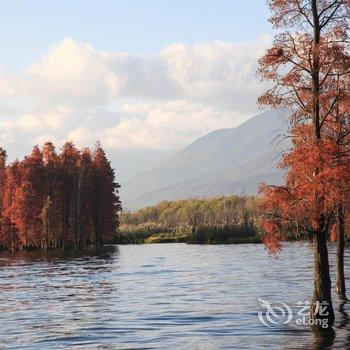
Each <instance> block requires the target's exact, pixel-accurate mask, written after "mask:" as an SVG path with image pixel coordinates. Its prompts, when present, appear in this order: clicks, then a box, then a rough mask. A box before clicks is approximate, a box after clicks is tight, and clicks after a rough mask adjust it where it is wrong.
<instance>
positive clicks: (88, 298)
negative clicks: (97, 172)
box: [0, 243, 350, 349]
mask: <svg viewBox="0 0 350 350" xmlns="http://www.w3.org/2000/svg"><path fill="white" fill-rule="evenodd" d="M331 250H333V249H332V248H331ZM333 255H334V254H333V253H331V256H333ZM347 260H348V256H346V259H345V261H347ZM331 267H332V269H333V268H334V261H331ZM348 268H349V265H348V264H347V265H346V269H347V270H348ZM349 272H350V271H347V274H348V273H349ZM311 279H312V261H311V255H310V247H309V246H308V244H301V243H290V244H287V245H286V247H285V249H284V251H283V253H282V255H281V257H280V258H279V259H278V260H275V259H274V258H272V257H269V256H267V254H266V252H265V250H264V247H263V246H262V245H232V246H195V245H193V246H192V245H185V244H162V245H158V244H157V245H136V246H119V247H117V246H109V247H106V248H104V249H103V250H99V251H94V250H91V251H88V252H84V253H83V254H74V253H66V254H63V253H60V252H48V253H42V252H30V253H23V252H22V253H18V254H1V255H0V340H1V342H0V348H1V346H3V347H4V348H6V349H7V348H13V349H18V348H20V349H22V348H23V349H61V348H66V347H70V348H73V349H131V348H132V349H146V348H147V349H156V348H159V349H164V348H168V349H173V348H183V349H188V348H193V349H224V348H227V349H232V348H236V349H261V348H266V349H327V348H329V349H333V348H334V349H338V348H346V346H350V339H349V337H350V336H349V334H350V332H349V330H350V325H349V311H350V304H346V303H344V302H337V301H336V298H334V306H335V311H336V318H337V323H336V327H335V334H327V335H324V334H319V333H314V332H313V331H312V330H311V329H308V328H306V327H299V328H298V327H295V326H294V327H293V326H292V325H285V326H281V327H277V328H268V327H265V326H263V325H262V324H261V323H260V322H259V320H258V317H257V313H258V311H259V310H260V305H259V302H258V299H257V298H258V297H259V298H262V299H265V300H269V301H271V302H274V301H283V302H284V303H287V304H289V305H291V306H292V307H294V306H295V305H297V302H298V301H307V300H309V298H310V295H311V292H312V283H311ZM293 310H294V309H293Z"/></svg>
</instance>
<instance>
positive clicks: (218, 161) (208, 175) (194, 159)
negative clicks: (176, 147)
mask: <svg viewBox="0 0 350 350" xmlns="http://www.w3.org/2000/svg"><path fill="white" fill-rule="evenodd" d="M286 128H287V124H286V123H285V122H283V120H282V118H281V117H280V115H279V113H278V112H272V111H269V112H265V113H262V114H260V115H258V116H256V117H253V118H251V119H249V120H248V121H246V122H245V123H243V124H241V125H239V126H238V127H236V128H232V129H220V130H216V131H213V132H210V133H209V134H207V135H205V136H203V137H200V138H199V139H197V140H195V141H194V142H193V143H191V144H190V145H188V146H187V147H185V148H183V149H182V150H180V151H179V152H178V153H176V154H175V155H173V156H171V157H169V158H168V159H167V160H165V161H163V162H162V163H161V165H160V166H158V167H156V168H154V169H152V170H149V171H146V172H143V173H140V174H139V175H137V176H136V177H135V178H133V179H132V180H130V181H128V182H126V183H125V184H123V186H122V191H121V198H122V201H123V205H124V208H126V209H127V208H129V209H134V208H140V207H142V206H146V205H152V204H155V203H157V202H159V201H162V200H176V199H183V198H189V197H211V196H220V195H232V194H240V193H242V192H245V193H247V194H256V193H257V191H258V187H259V184H260V183H261V182H267V183H275V184H279V183H281V181H282V178H283V172H282V171H280V170H277V169H276V163H277V162H278V159H279V155H280V153H281V151H283V150H284V149H285V148H286V147H287V146H286V143H285V142H284V140H283V138H282V137H281V138H280V139H279V140H278V141H280V142H272V141H273V140H274V139H278V135H281V134H283V133H284V131H285V130H286Z"/></svg>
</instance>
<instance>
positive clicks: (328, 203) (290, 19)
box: [259, 0, 350, 326]
mask: <svg viewBox="0 0 350 350" xmlns="http://www.w3.org/2000/svg"><path fill="white" fill-rule="evenodd" d="M269 7H270V10H271V12H272V16H271V18H270V21H271V23H272V24H273V26H274V27H275V28H276V29H278V32H277V34H276V36H275V40H274V42H273V45H272V47H271V48H270V49H268V50H267V51H266V53H265V54H264V56H263V57H262V58H261V60H260V68H259V73H260V75H261V77H262V79H263V80H267V81H270V82H272V87H271V89H269V90H268V91H267V92H266V93H265V94H264V95H262V96H261V97H260V99H259V102H260V103H261V104H262V105H267V106H270V107H272V108H284V109H285V110H287V111H289V113H290V120H291V123H292V124H294V125H295V124H299V125H300V127H293V128H292V132H291V135H292V138H293V142H294V149H293V150H292V151H291V153H290V154H288V155H286V156H285V157H284V159H283V161H282V167H285V168H286V169H287V170H288V171H289V172H288V175H287V178H286V185H285V186H279V187H278V186H274V187H269V186H264V187H263V188H262V192H263V193H264V195H265V199H266V200H265V203H264V205H265V207H264V210H265V214H266V215H265V218H264V219H265V222H264V226H265V230H266V231H267V233H268V234H267V236H266V243H267V244H268V246H269V247H271V248H279V247H280V244H279V240H280V239H281V232H282V231H283V229H288V230H290V229H292V228H293V227H294V228H296V230H299V229H302V230H304V231H307V232H309V233H310V234H311V235H312V237H313V242H314V294H313V299H312V307H311V318H313V319H314V320H322V319H324V318H326V319H327V321H328V326H332V324H333V322H334V311H333V306H332V298H331V280H330V274H329V261H328V251H327V245H326V241H327V234H328V229H329V225H330V221H331V216H332V214H333V213H334V208H335V207H336V206H337V205H338V204H339V203H340V202H341V201H340V198H341V197H342V191H343V188H342V186H341V182H340V185H339V184H337V183H336V179H337V177H338V176H339V171H340V170H339V169H340V168H341V167H340V166H338V164H337V159H336V158H337V155H338V154H339V153H338V149H337V145H336V142H334V139H332V138H329V137H328V136H327V134H326V133H325V130H326V127H327V125H329V124H330V123H334V122H335V120H334V111H335V110H336V108H337V107H338V105H339V101H340V100H342V99H343V98H345V97H346V96H345V91H346V89H344V88H343V87H342V84H343V81H344V79H343V77H344V76H346V75H347V74H348V72H349V67H350V64H349V63H350V59H349V55H348V52H347V39H348V25H347V20H348V15H349V10H350V5H349V2H348V1H345V0H318V1H317V0H288V1H287V0H271V1H269ZM320 302H322V303H327V304H328V307H327V310H326V314H327V315H321V313H320V312H319V311H320V309H319V308H318V307H317V304H318V303H320ZM315 323H317V322H315ZM318 324H320V323H318Z"/></svg>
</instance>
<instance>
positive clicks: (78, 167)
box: [0, 142, 121, 250]
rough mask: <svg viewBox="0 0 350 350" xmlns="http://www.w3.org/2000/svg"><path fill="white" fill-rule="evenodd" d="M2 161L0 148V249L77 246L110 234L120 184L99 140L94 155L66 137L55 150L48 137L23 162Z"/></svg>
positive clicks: (114, 223) (115, 221) (100, 240)
mask: <svg viewBox="0 0 350 350" xmlns="http://www.w3.org/2000/svg"><path fill="white" fill-rule="evenodd" d="M5 161H6V154H5V152H2V151H0V175H1V177H0V194H1V197H0V219H1V226H0V247H1V248H2V249H8V250H17V249H38V248H46V249H52V248H68V247H74V248H75V249H81V248H83V247H85V246H86V245H88V244H93V243H94V244H96V245H100V244H102V243H103V241H109V240H111V239H112V238H113V236H114V234H115V230H116V228H117V225H118V212H119V211H120V210H121V205H120V200H119V196H118V191H117V189H118V187H119V185H118V184H117V183H116V182H115V176H114V171H113V169H112V168H111V167H110V163H109V161H108V160H107V158H106V156H105V153H104V151H103V149H102V148H101V146H98V148H97V149H96V151H95V152H94V157H92V155H91V151H90V150H89V149H88V148H85V149H83V150H82V151H79V150H78V149H77V148H76V147H75V146H74V144H73V143H72V142H67V143H66V144H64V145H63V147H62V152H61V154H60V155H57V153H56V152H55V147H54V145H53V144H52V143H51V142H47V143H45V144H44V146H43V148H42V151H40V149H39V148H38V147H37V146H36V147H34V149H33V151H32V153H31V155H30V156H27V157H25V158H24V160H23V161H21V162H18V161H15V162H13V163H12V164H10V165H8V166H6V164H5Z"/></svg>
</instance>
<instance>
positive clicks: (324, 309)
mask: <svg viewBox="0 0 350 350" xmlns="http://www.w3.org/2000/svg"><path fill="white" fill-rule="evenodd" d="M326 232H327V231H326V230H319V231H317V232H315V234H314V238H313V244H314V247H313V248H314V293H313V298H312V302H311V310H310V311H311V312H310V318H311V319H312V320H313V321H314V326H315V327H316V328H319V329H330V328H331V326H332V325H333V323H334V310H333V305H332V294H331V288H332V286H331V278H330V274H329V263H328V249H327V237H326ZM323 322H325V324H326V327H322V325H323V324H324V323H323Z"/></svg>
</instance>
